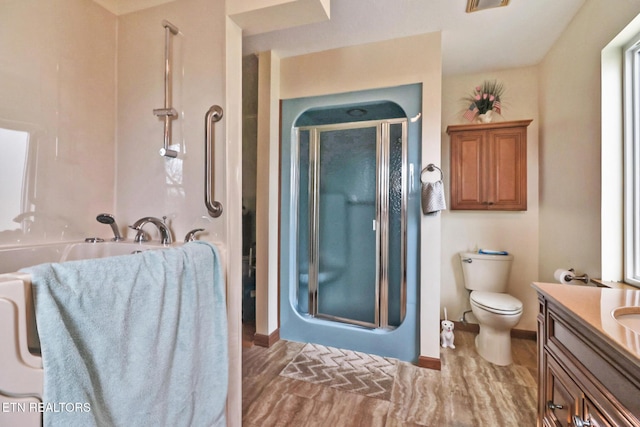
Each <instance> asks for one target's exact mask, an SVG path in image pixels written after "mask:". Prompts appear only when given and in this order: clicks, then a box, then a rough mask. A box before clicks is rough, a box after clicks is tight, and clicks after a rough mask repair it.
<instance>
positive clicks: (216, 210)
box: [204, 105, 222, 218]
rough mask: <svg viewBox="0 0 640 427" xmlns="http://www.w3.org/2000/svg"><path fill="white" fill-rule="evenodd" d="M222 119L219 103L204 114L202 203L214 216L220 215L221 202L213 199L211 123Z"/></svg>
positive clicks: (213, 160) (213, 156)
mask: <svg viewBox="0 0 640 427" xmlns="http://www.w3.org/2000/svg"><path fill="white" fill-rule="evenodd" d="M220 119H222V108H221V107H220V106H219V105H212V106H211V108H209V111H207V114H205V116H204V139H205V141H204V204H205V205H206V206H207V211H209V215H211V216H212V217H214V218H217V217H219V216H220V215H222V203H220V202H216V201H214V200H213V194H212V193H213V191H212V188H213V185H212V184H213V183H212V180H213V178H214V175H215V174H214V170H213V169H214V163H215V155H214V154H215V152H214V145H213V137H214V133H213V124H214V123H215V122H219V121H220Z"/></svg>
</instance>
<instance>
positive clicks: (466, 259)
mask: <svg viewBox="0 0 640 427" xmlns="http://www.w3.org/2000/svg"><path fill="white" fill-rule="evenodd" d="M462 262H466V263H468V264H471V263H472V262H473V260H472V259H471V258H462Z"/></svg>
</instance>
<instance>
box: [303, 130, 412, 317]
mask: <svg viewBox="0 0 640 427" xmlns="http://www.w3.org/2000/svg"><path fill="white" fill-rule="evenodd" d="M398 124H399V125H401V129H402V131H401V144H402V147H401V151H402V155H401V157H402V164H401V202H400V205H401V209H400V240H401V241H400V248H401V249H400V269H399V270H400V322H399V324H401V323H402V322H403V320H404V319H405V315H406V309H407V307H406V306H407V205H408V192H409V185H408V167H409V164H408V119H407V118H397V119H382V120H369V121H358V122H349V123H340V124H329V125H315V126H299V127H294V128H293V139H294V141H295V143H294V144H292V148H293V147H295V148H293V151H294V152H293V153H292V154H293V158H294V159H295V161H294V162H293V167H294V171H293V176H294V179H293V180H292V188H291V189H292V194H294V195H295V200H299V197H298V196H299V194H298V192H299V191H300V132H304V131H308V132H309V187H308V189H307V191H308V194H309V208H308V212H309V231H308V233H309V234H308V257H309V269H308V299H309V303H308V314H309V316H311V317H315V318H321V319H326V320H331V321H337V322H342V323H348V324H354V325H358V326H362V327H366V328H381V329H394V328H395V327H396V326H391V325H389V268H388V259H389V177H390V165H389V163H390V152H391V136H390V130H391V126H392V125H398ZM372 127H375V128H376V205H375V210H376V218H375V231H376V237H375V239H376V260H375V261H376V283H375V301H376V304H375V307H374V322H373V323H371V322H366V321H361V320H357V319H350V318H346V317H340V316H335V315H330V314H325V313H320V312H319V311H318V305H319V299H318V297H319V293H318V291H319V289H318V285H319V284H318V275H319V260H320V259H319V257H320V253H319V246H320V243H319V240H320V239H319V238H318V236H319V224H320V209H319V206H320V200H319V197H320V167H319V165H320V135H321V133H322V132H330V131H340V130H350V129H360V128H372ZM295 211H296V215H295V218H296V241H297V242H299V236H298V223H299V221H298V220H297V218H299V215H300V207H299V203H298V202H296V207H295ZM298 244H299V243H298ZM298 266H299V263H296V270H298V268H299V267H298ZM296 277H298V278H299V277H300V274H299V271H296ZM298 280H299V279H298ZM299 291H300V286H299V283H297V286H296V295H297V297H298V299H299V298H301V297H302V296H301V295H300V292H299ZM398 326H399V325H398Z"/></svg>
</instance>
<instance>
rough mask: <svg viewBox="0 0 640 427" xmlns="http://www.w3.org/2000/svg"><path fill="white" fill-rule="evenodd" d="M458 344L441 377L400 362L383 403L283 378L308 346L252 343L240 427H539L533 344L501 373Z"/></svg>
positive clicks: (463, 341)
mask: <svg viewBox="0 0 640 427" xmlns="http://www.w3.org/2000/svg"><path fill="white" fill-rule="evenodd" d="M249 335H250V334H247V336H249ZM455 337H456V342H455V344H456V348H455V349H450V348H447V349H441V361H442V370H440V371H434V370H429V369H424V368H419V367H417V366H414V365H412V364H410V363H406V362H401V361H394V363H396V369H395V374H394V379H393V384H392V385H390V393H388V394H386V395H384V398H375V397H365V396H363V395H361V394H357V393H353V392H349V391H344V390H340V389H336V388H333V387H330V386H326V385H322V384H314V383H310V382H307V381H300V380H297V379H292V378H291V377H288V376H284V375H280V374H281V372H282V371H283V370H284V368H285V367H287V365H288V364H289V363H290V362H291V361H292V360H293V359H294V358H296V356H298V355H299V354H300V353H301V351H302V349H303V347H304V346H305V344H304V343H296V342H288V341H284V340H280V341H278V342H277V343H276V344H275V345H273V346H271V347H270V348H264V347H258V346H252V345H251V343H250V342H248V341H247V342H245V345H244V348H243V355H242V359H243V360H242V363H243V366H242V377H243V379H242V414H243V416H242V425H243V426H247V427H268V426H302V427H306V426H321V427H323V426H329V427H340V426H363V427H365V426H366V427H370V426H380V427H383V426H389V427H392V426H438V427H467V426H468V427H471V426H473V427H477V426H480V427H482V426H487V427H503V426H535V425H536V401H537V385H536V369H537V366H536V344H535V342H534V341H532V340H526V339H513V344H512V346H513V347H512V349H513V356H514V364H513V365H511V366H508V367H499V366H495V365H492V364H490V363H488V362H486V361H485V360H484V359H482V358H481V357H480V356H479V355H478V354H477V353H476V351H475V348H474V344H473V343H474V338H475V334H474V333H472V332H462V331H456V333H455Z"/></svg>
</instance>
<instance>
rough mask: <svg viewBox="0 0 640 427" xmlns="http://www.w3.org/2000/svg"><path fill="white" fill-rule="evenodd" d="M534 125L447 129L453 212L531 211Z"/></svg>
mask: <svg viewBox="0 0 640 427" xmlns="http://www.w3.org/2000/svg"><path fill="white" fill-rule="evenodd" d="M531 121H532V120H518V121H511V122H498V123H487V124H469V125H452V126H449V127H447V134H449V135H450V138H451V169H450V170H451V181H450V182H451V186H450V188H451V201H450V205H451V209H453V210H505V211H524V210H527V126H529V123H531Z"/></svg>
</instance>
